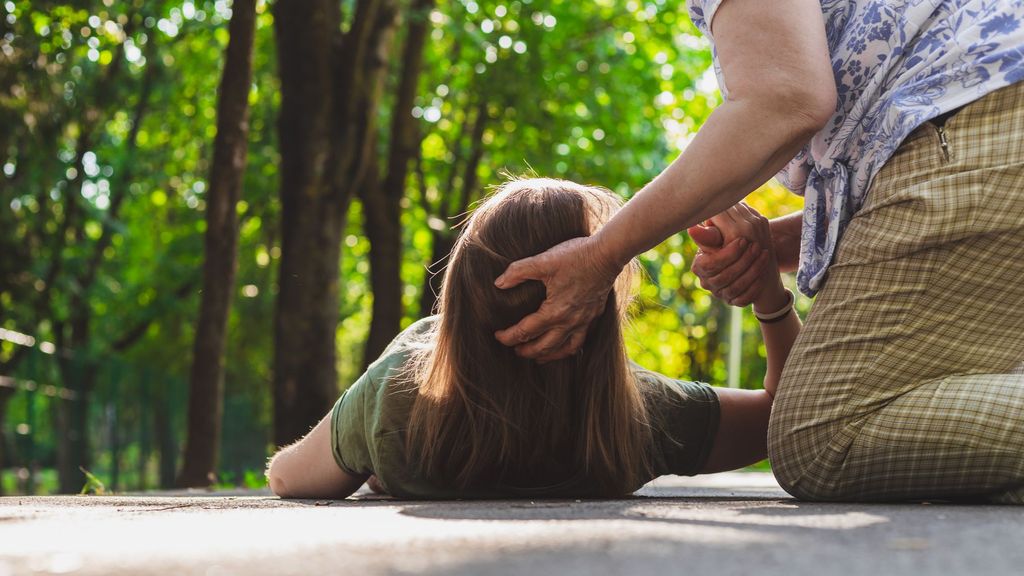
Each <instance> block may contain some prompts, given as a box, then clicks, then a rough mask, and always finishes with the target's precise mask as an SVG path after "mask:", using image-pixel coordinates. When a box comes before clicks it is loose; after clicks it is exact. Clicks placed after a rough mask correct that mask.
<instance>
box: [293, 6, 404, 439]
mask: <svg viewBox="0 0 1024 576" xmlns="http://www.w3.org/2000/svg"><path fill="white" fill-rule="evenodd" d="M274 10H275V12H274V16H275V17H274V27H275V33H276V36H277V41H278V52H277V54H278V71H279V74H280V75H281V112H280V117H279V119H278V121H279V125H278V130H279V134H280V141H281V192H280V194H281V265H280V269H279V273H278V296H277V303H276V307H275V313H274V377H273V396H274V442H275V443H276V444H277V445H283V444H288V443H290V442H293V441H294V440H296V439H298V438H299V437H301V436H302V435H304V434H305V433H306V432H308V431H309V429H310V428H311V427H312V426H313V425H314V424H316V422H317V421H318V420H319V419H320V418H321V417H323V415H324V413H325V412H326V411H327V410H328V408H329V407H330V406H331V404H332V403H333V402H334V400H335V398H336V395H337V367H336V362H337V357H336V356H337V353H336V340H335V333H336V331H337V326H338V311H339V307H340V303H339V300H338V293H339V288H338V273H339V264H340V256H341V239H342V234H343V232H344V228H345V220H346V213H347V211H348V206H349V201H350V199H351V198H352V195H353V192H354V190H356V189H357V187H358V186H359V185H360V183H361V182H362V181H363V179H364V176H365V175H366V174H367V170H368V164H369V162H368V161H369V160H370V159H371V157H372V154H370V145H371V143H372V142H373V139H372V134H373V132H374V128H375V121H376V116H377V108H378V105H379V101H380V84H381V79H382V78H383V71H384V70H385V69H386V57H387V48H388V45H389V40H390V36H391V33H392V32H393V30H394V26H395V16H396V12H397V11H396V7H395V4H394V2H393V1H389V0H358V1H357V3H356V13H355V15H354V16H353V21H352V24H351V26H350V27H349V30H348V32H345V33H344V34H342V32H341V26H340V24H339V23H340V13H339V3H338V2H337V1H336V0H334V1H332V0H293V1H289V2H279V3H277V4H276V5H275V8H274Z"/></svg>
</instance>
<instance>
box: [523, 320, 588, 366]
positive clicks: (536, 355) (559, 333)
mask: <svg viewBox="0 0 1024 576" xmlns="http://www.w3.org/2000/svg"><path fill="white" fill-rule="evenodd" d="M569 336H570V334H569V332H568V330H567V329H565V328H561V327H559V328H552V329H551V330H548V331H547V332H545V333H544V334H542V335H541V336H540V337H539V338H537V339H535V340H531V341H529V342H526V343H524V344H520V345H518V346H516V354H518V355H519V356H521V357H523V358H533V359H534V360H537V361H538V362H548V361H551V360H558V359H560V358H565V357H566V356H570V355H572V353H573V352H574V351H573V350H569V349H568V344H569Z"/></svg>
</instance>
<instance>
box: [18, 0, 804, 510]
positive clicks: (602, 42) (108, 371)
mask: <svg viewBox="0 0 1024 576" xmlns="http://www.w3.org/2000/svg"><path fill="white" fill-rule="evenodd" d="M314 4H316V2H314V1H313V0H301V1H300V0H288V1H286V0H278V1H277V2H276V4H275V3H268V2H265V1H260V2H257V3H256V6H255V10H256V15H255V35H254V39H255V40H254V48H253V51H252V56H251V57H252V81H251V86H250V87H249V90H248V105H249V121H248V128H249V132H248V140H249V142H248V155H247V162H246V164H245V171H244V177H243V179H242V193H241V200H240V201H239V202H238V203H237V217H238V244H237V275H236V276H235V278H234V281H233V282H232V284H233V285H232V287H231V290H232V291H234V302H233V305H232V306H231V309H230V313H229V314H228V316H227V330H226V341H225V356H224V361H223V362H224V363H223V370H224V372H223V381H224V394H225V400H224V408H223V410H224V426H223V430H222V432H221V437H222V439H223V445H224V448H223V450H222V454H221V460H220V466H219V469H218V470H219V477H220V481H231V482H234V483H242V482H244V481H246V476H247V473H248V477H249V481H250V482H254V481H255V480H254V476H253V473H252V472H251V471H253V470H258V469H260V468H261V466H262V461H263V459H264V458H265V456H266V454H267V452H268V449H269V447H270V443H271V441H272V438H273V436H272V434H271V430H272V427H273V421H274V412H273V405H274V398H275V396H274V392H273V391H272V386H271V383H272V381H273V380H274V376H273V371H274V366H275V360H274V358H275V338H274V333H275V329H276V328H275V326H276V324H275V306H276V305H280V303H277V302H276V299H277V297H278V295H279V291H280V290H281V289H282V286H283V284H282V279H281V278H280V276H279V269H280V266H281V261H282V235H283V232H284V234H288V233H289V232H288V226H287V225H284V226H283V225H282V216H283V215H285V216H286V218H285V221H287V214H288V211H289V210H291V208H287V206H288V204H287V203H288V202H292V201H291V200H287V196H286V192H287V191H286V190H285V188H282V170H283V166H289V165H290V164H288V163H289V162H295V161H299V160H295V158H296V156H297V151H296V150H297V149H296V148H295V144H294V142H295V138H300V139H301V138H304V137H305V136H302V134H311V133H313V132H310V131H314V132H315V130H316V128H317V127H316V126H310V127H307V128H302V127H297V126H296V125H295V121H294V119H295V118H296V117H295V116H289V113H288V110H289V106H293V105H295V102H298V100H296V96H294V94H295V92H294V91H292V92H289V91H288V88H289V86H292V85H289V84H287V83H288V82H297V81H298V80H293V79H295V78H307V79H308V78H309V77H310V76H309V74H312V73H313V72H311V71H310V68H312V67H314V66H317V65H319V64H316V63H315V62H314V61H315V60H316V59H317V58H319V56H316V57H313V56H309V54H310V53H309V52H303V51H302V49H299V48H301V47H302V46H300V45H299V44H296V42H299V43H301V42H305V41H306V40H308V39H304V38H302V34H301V33H302V32H304V30H301V29H300V30H299V34H298V36H296V34H295V30H294V29H291V31H289V30H290V29H289V28H288V27H289V26H292V27H294V26H295V25H296V20H290V21H289V20H286V19H285V17H286V16H289V14H291V13H292V11H296V10H299V8H300V7H301V6H300V5H309V6H313V5H314ZM322 4H323V6H327V9H328V12H330V13H331V14H334V16H333V18H334V20H330V21H329V22H328V23H327V30H328V32H330V33H331V34H332V36H331V38H334V37H335V36H336V38H337V42H335V41H334V40H331V39H330V38H329V39H328V41H329V43H330V42H334V44H333V46H334V47H333V48H331V50H332V51H335V52H336V57H337V59H338V61H339V62H342V63H344V62H348V60H346V59H347V58H349V57H351V58H353V59H354V58H356V56H353V55H351V54H352V52H351V51H352V50H353V46H356V44H355V43H354V42H355V40H353V39H357V38H359V37H360V35H359V33H358V32H359V30H361V28H360V26H363V25H364V24H365V22H362V21H361V20H360V18H362V17H364V16H365V12H364V13H362V14H363V15H362V16H361V12H360V11H361V10H363V11H365V10H370V9H373V10H377V12H375V14H377V15H378V17H379V18H378V20H374V21H373V22H372V24H373V25H374V26H381V27H380V28H379V29H377V28H375V29H376V30H378V32H380V35H379V36H377V37H375V38H376V40H375V41H376V44H373V45H372V46H370V45H369V44H368V45H367V46H370V48H373V50H374V51H372V53H371V52H367V54H366V55H363V56H361V57H365V58H366V60H364V61H360V62H364V64H362V66H364V67H365V68H360V69H359V71H358V74H367V76H365V77H363V76H356V78H370V79H371V81H372V82H375V83H376V85H375V86H376V92H375V91H374V90H371V89H365V90H364V88H367V86H365V85H363V84H359V85H358V86H360V87H361V88H360V90H362V91H361V92H360V93H359V95H358V98H357V97H355V96H347V95H346V94H347V93H346V92H344V91H340V92H332V94H334V97H335V99H339V98H340V99H343V100H345V99H347V100H346V101H347V102H348V104H346V105H347V106H349V108H348V110H349V112H348V114H349V115H348V116H345V117H344V118H338V117H332V118H333V120H328V122H335V123H342V124H343V122H344V121H345V120H346V119H349V120H351V119H352V118H359V119H361V120H360V122H364V124H363V126H364V132H365V133H361V134H359V135H357V136H358V138H357V137H356V136H352V135H351V134H349V136H347V137H349V138H356V139H355V140H352V142H357V143H362V144H365V146H366V150H365V153H364V154H362V155H361V156H359V158H358V163H359V164H360V166H362V168H361V169H362V170H364V172H365V173H363V174H362V175H361V176H360V179H359V180H352V181H351V182H349V184H352V183H353V182H356V183H358V186H354V185H353V186H354V188H353V189H352V190H349V191H348V192H346V194H347V196H345V197H344V198H343V199H341V201H340V203H339V204H337V209H338V210H339V215H340V217H339V219H338V221H337V222H336V223H335V224H332V225H334V226H336V227H337V235H336V242H337V247H336V255H332V254H328V257H329V258H330V259H332V260H333V262H334V265H335V266H336V267H337V274H336V278H337V286H336V300H335V301H334V302H335V303H334V304H332V306H333V308H332V310H330V311H329V312H330V313H331V314H334V316H335V317H334V319H333V322H334V323H335V324H331V325H332V326H336V327H335V328H334V335H335V337H336V338H335V343H334V345H333V347H332V352H333V353H334V357H335V358H336V361H335V362H334V366H332V368H333V369H334V370H335V371H336V372H332V374H331V375H330V378H331V379H332V380H331V382H332V383H333V382H337V386H336V389H332V390H331V392H332V395H336V394H337V392H338V391H340V390H341V389H344V388H345V387H346V386H347V385H348V383H350V382H352V381H354V380H355V378H356V377H357V376H358V375H359V373H360V372H361V371H362V368H363V366H364V365H365V363H367V362H368V361H370V360H372V359H373V358H372V356H373V355H374V354H375V353H377V352H379V350H380V348H381V345H380V342H382V341H383V342H386V340H387V339H388V338H390V337H391V336H392V335H393V333H394V332H395V331H396V330H398V329H400V328H402V327H405V326H407V325H408V324H410V323H411V322H413V321H414V320H415V319H417V318H419V317H421V316H422V315H425V314H428V313H429V310H430V308H431V306H432V305H433V303H434V299H433V290H436V283H435V284H433V285H432V284H431V275H430V272H429V270H434V271H437V270H438V269H439V266H434V267H431V264H432V263H435V262H438V261H442V260H443V258H444V256H445V254H447V251H448V249H449V248H450V247H451V243H452V241H453V239H454V234H455V232H453V231H452V229H451V226H452V225H453V224H456V223H457V222H458V221H459V220H460V218H461V217H462V215H463V214H464V213H465V212H466V211H467V210H468V209H471V207H472V206H473V204H474V202H476V201H477V200H478V199H479V198H481V197H482V196H483V195H484V194H486V192H487V190H488V188H489V187H491V186H494V185H496V184H498V183H500V182H502V180H503V179H504V178H505V176H504V174H524V173H535V174H538V175H545V176H555V177H562V178H568V179H571V180H577V181H580V182H584V183H590V184H599V185H603V186H606V187H608V188H611V189H612V190H614V191H616V192H618V193H620V194H622V195H623V196H624V197H626V196H629V195H630V194H631V193H632V192H635V191H636V190H639V188H640V187H641V186H643V185H644V184H645V183H646V182H647V181H649V180H650V179H651V178H652V177H653V176H655V175H656V174H657V173H658V171H660V170H661V169H662V168H663V167H664V166H665V165H666V164H667V163H668V162H669V161H670V160H671V159H673V158H674V157H675V155H677V154H678V152H679V150H680V149H681V148H682V147H684V146H685V145H686V143H687V142H688V140H689V138H690V137H691V136H692V135H693V134H694V133H695V132H696V130H697V128H698V127H699V126H700V125H701V123H702V122H703V121H704V119H705V118H706V117H707V115H708V114H709V113H710V111H711V109H712V108H713V107H714V106H715V105H716V103H717V102H718V100H719V98H720V96H719V95H718V92H717V89H716V86H715V83H714V77H713V74H712V73H711V72H710V71H709V68H710V65H711V57H710V53H709V50H708V46H707V43H706V42H705V40H704V39H702V38H701V37H700V36H699V33H698V32H697V30H696V29H695V28H694V27H693V25H692V23H691V22H690V20H689V18H688V16H687V15H686V12H685V7H684V3H683V2H682V1H681V0H648V1H646V2H642V1H635V0H630V1H626V2H621V1H618V0H597V1H594V2H574V1H570V0H436V1H434V0H402V1H398V0H390V1H382V2H374V1H373V0H340V1H339V0H334V2H333V3H332V2H322ZM335 11H336V12H335ZM389 11H390V12H389ZM295 13H296V14H297V13H298V12H295ZM385 16H387V17H388V18H390V20H388V19H387V18H385ZM231 17H232V4H231V2H229V1H227V0H214V1H208V0H175V1H166V2H165V1H156V0H75V1H65V2H51V1H31V2H30V1H28V0H0V126H2V127H3V128H2V130H0V169H2V174H0V254H2V257H0V329H2V330H3V331H2V332H0V377H2V378H0V471H4V470H6V471H5V472H4V473H3V474H2V475H0V479H2V480H3V482H0V489H6V490H20V491H33V490H56V489H58V488H59V489H61V490H63V491H77V489H78V488H80V487H81V485H82V481H81V478H80V477H79V476H76V475H74V474H71V473H69V472H68V471H67V470H73V469H76V468H77V466H78V465H82V466H85V467H86V468H89V469H90V470H91V471H93V472H94V473H96V474H97V475H98V477H100V478H104V479H105V481H107V482H108V483H109V484H111V485H112V486H111V487H113V488H114V489H125V488H143V487H152V486H157V485H162V486H168V485H170V484H171V483H172V482H173V479H174V476H175V471H176V470H177V469H178V468H179V467H180V464H181V462H180V458H181V457H180V453H181V450H182V448H183V446H184V438H185V421H186V414H185V412H186V410H185V406H186V399H187V390H188V376H189V372H190V368H191V365H192V359H193V346H192V344H193V339H194V335H195V330H196V318H197V315H198V314H199V302H200V296H201V294H200V292H201V287H202V285H203V276H202V265H203V264H202V263H203V258H204V242H203V237H204V233H205V231H206V220H205V218H204V215H205V211H206V209H207V208H208V200H210V198H209V196H208V194H209V193H210V182H209V178H210V174H211V170H210V169H211V166H210V163H211V161H212V159H213V158H214V153H213V149H212V147H213V146H214V142H215V137H216V135H217V98H218V90H219V86H218V83H219V82H220V79H221V77H222V76H221V74H222V69H223V67H224V61H225V56H224V55H225V49H226V48H227V44H228V40H229V32H228V22H229V20H230V19H231ZM275 19H278V20H280V21H279V22H277V23H275ZM297 22H300V23H302V22H304V21H302V20H298V21H297ZM309 22H310V23H308V24H302V25H303V26H308V33H309V35H310V36H315V31H316V30H317V29H318V28H317V27H316V25H315V24H314V23H312V21H309ZM288 34H291V36H288ZM309 41H310V42H312V40H309ZM417 45H418V46H419V48H418V50H417V49H415V47H416V46H417ZM297 46H298V48H296V47H297ZM370 48H368V50H369V49H370ZM346 50H348V51H346ZM332 53H333V52H332ZM303 54H306V56H303ZM410 62H416V63H417V65H418V69H417V68H416V67H414V66H409V63H410ZM325 65H328V66H333V65H334V64H331V63H330V62H328V64H325ZM337 65H338V66H343V65H344V64H337ZM355 65H356V64H353V66H355ZM374 66H377V67H379V68H380V70H379V73H378V75H377V76H372V75H370V74H371V73H372V71H373V69H374V68H373V67H374ZM334 70H335V69H334V68H330V69H329V73H330V76H329V77H330V78H331V79H334V78H335V75H334ZM403 79H404V81H403ZM332 81H333V80H332ZM282 82H285V83H286V84H285V85H284V86H282ZM349 88H351V86H350V87H349ZM283 94H284V95H285V100H284V102H283V101H282V95H283ZM289 94H292V96H288V95H289ZM339 94H340V96H339ZM307 96H308V95H307ZM307 96H304V97H307ZM289 99H291V100H289ZM304 102H310V100H305V101H304ZM290 103H291V104H290ZM301 106H302V105H301V104H299V105H298V107H297V108H295V109H296V110H299V111H300V112H301V111H302V108H301ZM307 109H308V108H307ZM308 110H309V113H310V114H313V113H314V110H312V109H308ZM338 126H339V127H335V124H331V125H330V127H329V128H328V133H327V134H326V135H325V136H324V138H325V140H324V141H325V142H327V141H329V140H330V138H333V137H335V136H332V134H340V133H341V132H342V131H343V128H344V126H341V124H338ZM301 130H306V132H301ZM297 131H298V132H297ZM300 132H301V133H300ZM285 134H290V135H289V136H287V138H286V137H284V135H285ZM338 138H341V136H338ZM283 142H285V143H288V144H287V145H285V144H282V143H283ZM336 144H337V143H329V144H328V145H327V146H329V147H331V148H330V149H332V150H333V149H334V148H333V147H334V146H336ZM313 152H316V150H315V148H314V149H313ZM325 153H326V152H325ZM352 174H353V172H345V173H343V174H340V175H339V176H338V177H339V178H340V179H341V180H344V178H346V177H351V176H352ZM751 202H752V203H753V204H754V205H755V207H757V208H758V209H760V210H762V211H763V212H764V213H766V214H767V215H769V216H777V215H781V214H783V213H786V212H790V211H793V210H795V209H798V208H799V206H800V203H799V199H798V198H796V197H793V196H791V195H789V194H788V193H786V192H784V191H782V190H781V189H780V188H778V187H776V186H773V185H769V186H766V187H765V188H763V189H762V190H760V191H759V192H757V193H756V194H755V195H754V197H752V199H751ZM283 204H285V206H284V207H283ZM283 208H285V209H284V210H283ZM283 212H284V214H283ZM382 222H383V224H382ZM391 224H394V226H393V227H390V226H391ZM300 225H301V223H300ZM388 234H390V237H388V236H387V235H388ZM389 238H391V239H390V240H389ZM329 243H330V241H328V244H329ZM374 245H376V246H377V248H374ZM321 248H323V250H325V251H327V252H328V253H329V252H330V247H329V246H321ZM318 250H319V248H318ZM375 250H376V252H374V251H375ZM388 250H390V252H388ZM382 251H383V252H382ZM693 252H694V247H693V245H692V243H690V242H688V241H687V240H686V238H685V236H684V235H679V236H676V237H674V238H672V239H670V240H669V241H668V242H666V243H665V244H663V245H662V246H660V247H659V248H657V249H655V250H652V251H651V252H649V253H647V254H645V255H644V256H643V257H642V258H641V260H642V264H643V267H644V269H645V271H646V276H647V279H646V280H645V282H644V284H643V285H642V287H641V289H640V298H639V299H638V301H637V304H636V306H635V315H634V319H633V321H632V325H631V328H630V329H629V331H628V332H627V335H628V336H627V337H628V341H629V343H628V345H629V349H630V353H631V354H632V356H633V357H634V359H635V360H637V361H638V362H640V363H641V364H644V365H645V366H647V367H649V368H651V369H654V370H659V371H661V372H664V373H666V374H669V375H672V376H676V377H680V378H690V379H698V380H704V381H709V382H712V383H724V382H725V378H726V374H725V360H724V355H725V353H726V352H727V345H726V339H727V337H726V334H725V332H726V328H727V325H728V322H727V321H726V318H727V317H728V314H729V312H728V311H727V310H726V308H725V307H723V306H722V305H720V304H718V303H715V302H713V301H712V299H711V297H710V295H709V294H707V293H705V292H703V291H702V290H701V289H700V288H699V285H698V284H697V281H696V279H695V277H694V276H693V275H692V274H691V273H690V272H689V271H688V263H689V261H690V259H691V257H692V255H693ZM389 254H390V256H389ZM389 259H390V260H389ZM388 262H393V265H391V268H392V270H391V272H387V273H386V274H385V272H386V271H387V270H389V268H387V266H389V264H387V263H388ZM371 264H373V266H374V267H375V268H376V272H375V273H374V274H371ZM375 294H376V295H377V296H378V298H377V299H376V300H377V306H376V307H375V306H374V302H375ZM375 318H376V320H375ZM375 322H377V323H378V325H377V327H376V328H374V329H375V330H377V333H376V334H371V332H372V330H374V329H372V328H371V326H373V325H374V323H375ZM744 330H745V331H746V332H747V333H748V336H747V337H745V338H744V340H743V346H744V363H743V371H742V375H741V378H740V380H741V383H742V385H744V386H750V387H756V386H759V385H760V379H759V378H760V375H761V374H762V373H763V369H764V365H763V361H761V360H759V358H761V357H762V356H763V350H761V349H759V342H760V341H759V338H757V337H756V323H755V322H754V321H753V320H752V318H750V317H747V318H745V321H744ZM382 339H383V340H382ZM281 352H282V351H281V350H278V354H280V353H281ZM278 362H281V360H280V357H279V360H278ZM335 373H336V375H334V374H335ZM300 385H301V383H300ZM318 409H319V408H318ZM311 424H312V422H308V423H306V422H302V424H301V425H303V426H307V425H311ZM62 463H63V464H62ZM62 466H63V469H64V470H65V471H64V472H63V473H62V476H61V482H60V485H59V486H58V485H56V484H57V483H56V482H55V481H53V479H52V474H50V473H49V472H47V471H48V470H49V469H52V468H61V467H62Z"/></svg>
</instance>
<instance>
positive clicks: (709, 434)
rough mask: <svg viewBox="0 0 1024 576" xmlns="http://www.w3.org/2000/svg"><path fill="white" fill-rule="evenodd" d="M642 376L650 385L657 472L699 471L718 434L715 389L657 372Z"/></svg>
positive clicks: (679, 473)
mask: <svg viewBox="0 0 1024 576" xmlns="http://www.w3.org/2000/svg"><path fill="white" fill-rule="evenodd" d="M641 377H645V378H646V379H647V380H648V382H649V384H650V385H651V389H650V390H649V392H648V394H647V395H646V396H647V398H648V402H647V406H648V418H649V420H650V425H651V432H652V436H653V443H652V444H653V450H652V465H653V467H654V472H655V473H656V474H658V475H662V474H677V475H680V476H693V475H695V474H698V473H699V472H700V471H701V470H702V469H703V468H704V465H705V464H706V463H707V460H708V456H709V455H710V454H711V447H712V445H713V444H714V441H715V434H717V433H718V420H719V410H720V409H719V404H718V395H717V394H715V391H714V388H712V387H711V386H709V385H707V384H704V383H701V382H688V381H686V380H674V379H672V378H669V377H667V376H663V375H661V374H658V373H656V372H649V371H643V372H642V376H641Z"/></svg>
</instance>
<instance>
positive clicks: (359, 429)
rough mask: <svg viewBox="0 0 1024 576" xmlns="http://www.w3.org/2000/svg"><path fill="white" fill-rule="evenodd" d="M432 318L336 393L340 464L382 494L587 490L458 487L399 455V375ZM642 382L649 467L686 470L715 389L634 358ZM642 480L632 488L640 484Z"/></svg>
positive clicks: (572, 490) (703, 442)
mask: <svg viewBox="0 0 1024 576" xmlns="http://www.w3.org/2000/svg"><path fill="white" fill-rule="evenodd" d="M434 322H436V317H430V318H424V319H423V320H420V321H418V322H416V323H415V324H413V325H412V326H410V327H409V328H407V329H406V330H405V331H403V332H402V333H401V334H399V335H398V336H397V337H396V338H395V340H394V341H393V342H392V343H391V344H390V345H389V346H388V347H387V349H386V350H384V353H383V354H381V357H380V358H379V359H377V361H376V362H374V363H373V364H371V365H370V367H369V368H368V369H367V370H366V372H365V373H364V374H363V375H362V376H361V377H360V378H359V379H358V380H357V381H356V382H355V384H353V385H352V386H351V387H350V388H349V389H348V390H346V391H345V393H344V394H342V396H341V398H339V399H338V402H337V403H336V404H335V405H334V409H333V411H332V412H331V428H332V430H333V433H332V437H331V450H332V452H333V453H334V460H335V461H336V462H337V463H338V466H340V467H341V469H342V470H344V471H345V472H348V473H349V474H353V475H356V476H365V475H370V474H376V475H377V478H378V479H379V480H380V482H381V484H382V485H383V486H384V487H385V488H386V489H387V491H388V493H390V494H392V495H394V496H397V497H401V498H429V499H456V498H509V497H533V498H537V497H544V496H561V497H572V496H573V495H575V494H589V493H592V492H593V490H590V489H588V487H587V486H586V485H585V480H583V481H582V482H583V484H581V483H580V481H571V482H569V483H567V482H562V483H559V484H554V485H551V486H547V487H540V488H530V489H521V488H511V487H499V486H495V487H492V488H486V489H484V488H481V489H475V490H470V491H466V490H457V489H455V488H454V487H450V486H449V487H446V486H439V485H437V484H434V483H431V482H430V481H428V480H427V479H424V478H422V477H420V475H418V474H417V473H416V471H415V469H414V467H413V466H410V465H407V463H406V459H405V430H406V428H407V426H408V422H409V414H410V412H411V410H412V405H413V402H414V401H415V399H416V394H417V390H416V389H415V387H411V386H410V385H409V384H408V383H406V382H403V381H402V379H401V378H398V375H399V374H401V371H402V369H403V368H404V366H405V364H406V362H407V361H408V359H409V356H410V353H411V352H412V351H413V349H414V347H415V346H423V345H424V344H422V340H423V339H422V338H417V336H419V335H422V334H423V333H424V332H426V331H428V330H430V329H431V327H432V326H433V324H434ZM632 370H633V373H634V374H635V375H636V377H637V378H641V379H643V380H644V382H645V383H646V384H648V385H647V386H642V387H641V390H643V392H644V396H645V398H644V400H645V404H646V406H647V411H648V419H649V421H650V426H651V432H652V434H651V437H652V445H651V446H650V452H649V456H650V463H651V473H650V474H649V478H646V479H644V483H646V482H647V481H649V480H651V479H653V478H656V477H657V476H661V475H663V474H678V475H685V476H692V475H694V474H697V473H698V472H699V471H700V470H701V468H703V467H704V463H705V462H706V461H707V458H708V453H709V452H710V451H711V445H712V443H713V441H714V437H715V433H716V432H717V430H718V417H719V407H718V396H717V395H716V394H715V392H714V389H713V388H712V387H711V386H708V385H707V384H702V383H698V382H687V381H684V380H674V379H671V378H668V377H667V376H663V375H661V374H658V373H657V372H651V371H649V370H645V369H643V368H641V367H640V366H638V365H636V364H632ZM640 486H642V484H640V485H637V486H636V487H635V488H634V489H639V488H640Z"/></svg>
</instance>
